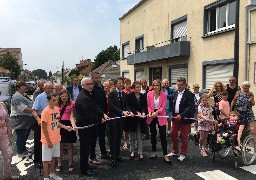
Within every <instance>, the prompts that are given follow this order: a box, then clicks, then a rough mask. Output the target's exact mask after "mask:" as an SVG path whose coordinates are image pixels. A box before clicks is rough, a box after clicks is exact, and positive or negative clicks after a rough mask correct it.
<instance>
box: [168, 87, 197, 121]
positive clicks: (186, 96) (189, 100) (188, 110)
mask: <svg viewBox="0 0 256 180" xmlns="http://www.w3.org/2000/svg"><path fill="white" fill-rule="evenodd" d="M177 96H178V91H175V92H174V100H173V112H174V113H175V104H176V100H177ZM194 96H195V95H194V94H193V93H192V92H190V91H189V90H187V89H185V91H184V93H183V96H182V98H181V101H180V106H179V114H180V116H181V117H182V119H181V120H180V122H181V123H183V124H191V123H193V122H194V120H189V119H183V118H184V117H186V118H193V117H194V110H195V109H194V105H195V102H194V98H195V97H194Z"/></svg>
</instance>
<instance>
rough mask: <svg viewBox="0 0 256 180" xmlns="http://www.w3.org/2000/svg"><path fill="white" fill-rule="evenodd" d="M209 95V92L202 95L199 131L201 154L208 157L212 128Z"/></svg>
mask: <svg viewBox="0 0 256 180" xmlns="http://www.w3.org/2000/svg"><path fill="white" fill-rule="evenodd" d="M208 100H209V97H208V95H207V94H203V95H202V97H201V101H200V102H201V103H200V104H199V106H198V131H199V133H200V140H199V147H200V149H201V154H202V155H203V156H204V157H207V156H208V155H207V153H206V143H207V137H208V134H209V131H210V130H211V128H212V122H210V121H208V120H212V108H211V106H210V105H209V104H208Z"/></svg>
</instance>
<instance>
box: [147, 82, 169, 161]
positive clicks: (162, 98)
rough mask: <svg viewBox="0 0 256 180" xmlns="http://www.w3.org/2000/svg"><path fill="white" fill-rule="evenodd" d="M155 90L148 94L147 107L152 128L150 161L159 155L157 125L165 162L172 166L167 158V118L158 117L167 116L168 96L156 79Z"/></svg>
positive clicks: (148, 121) (148, 120) (148, 119)
mask: <svg viewBox="0 0 256 180" xmlns="http://www.w3.org/2000/svg"><path fill="white" fill-rule="evenodd" d="M153 89H154V90H152V91H149V92H148V94H147V106H148V118H147V123H148V124H149V127H150V133H151V145H152V153H151V156H150V159H155V158H156V157H157V156H158V154H157V151H156V144H157V140H156V136H157V130H156V125H157V124H158V128H159V133H160V139H161V145H162V149H163V160H164V162H166V163H167V164H171V161H170V159H169V158H168V157H167V140H166V125H167V124H168V122H167V117H158V116H166V111H165V108H166V101H167V95H166V93H165V92H163V91H161V81H160V80H159V79H156V80H154V81H153Z"/></svg>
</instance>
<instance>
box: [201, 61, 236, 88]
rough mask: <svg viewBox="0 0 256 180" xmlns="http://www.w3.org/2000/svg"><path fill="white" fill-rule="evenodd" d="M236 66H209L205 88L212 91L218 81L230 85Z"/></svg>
mask: <svg viewBox="0 0 256 180" xmlns="http://www.w3.org/2000/svg"><path fill="white" fill-rule="evenodd" d="M233 69H234V64H221V65H208V66H206V73H205V74H206V77H205V81H206V82H205V87H206V89H211V88H212V86H213V84H214V83H215V82H216V81H221V82H222V83H223V84H224V85H225V84H228V83H229V82H228V80H229V77H230V76H233Z"/></svg>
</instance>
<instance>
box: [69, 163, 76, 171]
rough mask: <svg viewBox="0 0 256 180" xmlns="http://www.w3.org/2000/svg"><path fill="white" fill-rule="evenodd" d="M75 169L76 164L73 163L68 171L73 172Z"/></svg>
mask: <svg viewBox="0 0 256 180" xmlns="http://www.w3.org/2000/svg"><path fill="white" fill-rule="evenodd" d="M74 169H75V166H74V165H73V164H72V165H69V166H68V172H73V171H74Z"/></svg>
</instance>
